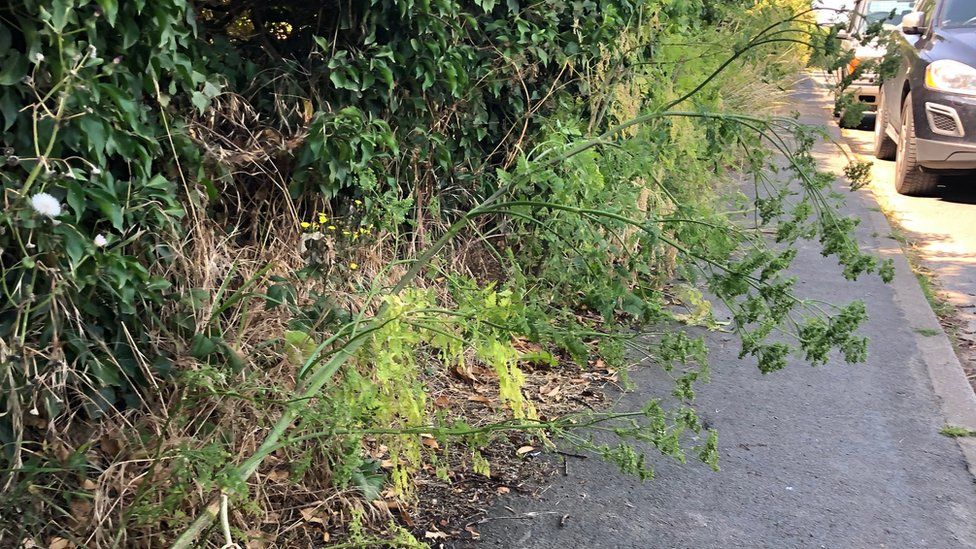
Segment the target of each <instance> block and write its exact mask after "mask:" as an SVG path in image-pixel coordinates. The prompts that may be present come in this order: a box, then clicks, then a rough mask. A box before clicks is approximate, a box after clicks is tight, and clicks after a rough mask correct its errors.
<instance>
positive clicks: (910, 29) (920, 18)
mask: <svg viewBox="0 0 976 549" xmlns="http://www.w3.org/2000/svg"><path fill="white" fill-rule="evenodd" d="M925 31H926V25H925V13H923V12H920V11H913V12H911V13H907V14H905V17H902V19H901V32H903V33H905V34H923V33H925Z"/></svg>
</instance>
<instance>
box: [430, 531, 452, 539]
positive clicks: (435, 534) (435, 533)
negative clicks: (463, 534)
mask: <svg viewBox="0 0 976 549" xmlns="http://www.w3.org/2000/svg"><path fill="white" fill-rule="evenodd" d="M447 537H448V536H447V534H445V533H444V532H441V531H440V530H434V531H430V530H428V531H426V532H424V539H447Z"/></svg>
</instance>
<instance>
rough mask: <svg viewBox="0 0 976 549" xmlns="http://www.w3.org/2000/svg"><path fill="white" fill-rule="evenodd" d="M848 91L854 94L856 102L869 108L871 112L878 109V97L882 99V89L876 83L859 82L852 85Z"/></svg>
mask: <svg viewBox="0 0 976 549" xmlns="http://www.w3.org/2000/svg"><path fill="white" fill-rule="evenodd" d="M847 91H848V92H850V93H853V94H854V100H855V101H857V102H858V103H863V104H865V105H867V106H868V110H869V111H874V110H875V109H877V107H878V97H880V95H879V94H880V93H881V87H880V86H878V85H877V84H875V83H874V82H865V81H860V80H859V81H857V82H854V83H853V84H851V86H850V87H849V88H847Z"/></svg>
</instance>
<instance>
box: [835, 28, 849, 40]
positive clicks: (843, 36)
mask: <svg viewBox="0 0 976 549" xmlns="http://www.w3.org/2000/svg"><path fill="white" fill-rule="evenodd" d="M850 37H851V33H849V32H847V29H841V30H839V31H837V39H838V40H849V39H850Z"/></svg>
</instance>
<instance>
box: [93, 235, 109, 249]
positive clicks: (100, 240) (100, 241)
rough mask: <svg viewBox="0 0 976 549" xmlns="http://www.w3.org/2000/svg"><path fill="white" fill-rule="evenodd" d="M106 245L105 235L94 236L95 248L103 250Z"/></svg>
mask: <svg viewBox="0 0 976 549" xmlns="http://www.w3.org/2000/svg"><path fill="white" fill-rule="evenodd" d="M106 244H108V239H107V238H105V235H103V234H98V235H96V236H95V246H96V247H98V248H103V247H105V245H106Z"/></svg>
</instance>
